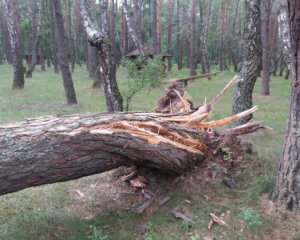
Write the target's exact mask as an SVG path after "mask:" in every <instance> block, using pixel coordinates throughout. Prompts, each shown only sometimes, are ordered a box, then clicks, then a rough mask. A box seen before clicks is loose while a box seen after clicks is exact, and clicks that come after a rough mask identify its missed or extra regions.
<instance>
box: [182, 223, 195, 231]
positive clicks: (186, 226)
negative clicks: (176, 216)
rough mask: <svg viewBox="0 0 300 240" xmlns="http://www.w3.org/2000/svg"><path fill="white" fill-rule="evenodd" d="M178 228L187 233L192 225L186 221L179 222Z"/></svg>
mask: <svg viewBox="0 0 300 240" xmlns="http://www.w3.org/2000/svg"><path fill="white" fill-rule="evenodd" d="M180 227H181V228H182V229H183V230H184V231H188V230H189V229H190V228H192V227H193V224H192V223H190V222H187V221H183V220H182V221H181V223H180Z"/></svg>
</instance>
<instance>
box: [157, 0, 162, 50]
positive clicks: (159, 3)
mask: <svg viewBox="0 0 300 240" xmlns="http://www.w3.org/2000/svg"><path fill="white" fill-rule="evenodd" d="M161 12H162V0H157V51H158V53H160V52H161V38H162V22H161Z"/></svg>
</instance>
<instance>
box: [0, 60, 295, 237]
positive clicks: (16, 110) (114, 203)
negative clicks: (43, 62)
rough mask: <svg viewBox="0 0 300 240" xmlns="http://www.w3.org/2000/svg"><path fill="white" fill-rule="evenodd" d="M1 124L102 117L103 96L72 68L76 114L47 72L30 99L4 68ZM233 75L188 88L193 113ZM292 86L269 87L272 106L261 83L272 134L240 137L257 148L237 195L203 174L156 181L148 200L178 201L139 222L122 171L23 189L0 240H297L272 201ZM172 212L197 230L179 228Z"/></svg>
mask: <svg viewBox="0 0 300 240" xmlns="http://www.w3.org/2000/svg"><path fill="white" fill-rule="evenodd" d="M0 72H1V76H0V82H1V85H0V123H1V124H3V123H8V122H16V121H21V120H24V119H25V118H28V117H35V116H42V115H50V114H54V115H65V114H71V113H79V112H101V111H105V102H104V96H103V91H102V90H95V89H92V88H91V85H92V81H91V80H89V79H88V77H87V72H86V69H85V67H81V68H80V67H76V69H75V72H74V75H73V78H74V84H75V88H76V92H77V97H78V101H79V104H78V105H77V106H71V107H70V106H67V105H65V97H64V92H63V87H62V80H61V77H60V76H59V75H56V74H54V73H53V72H52V70H51V69H48V70H47V72H46V73H42V72H40V70H39V69H37V70H36V72H35V73H34V75H33V78H32V79H26V84H25V89H24V90H17V91H16V90H14V91H13V90H11V83H12V69H11V68H10V66H8V65H1V66H0ZM233 75H235V73H233V72H226V73H222V74H221V75H218V76H217V77H214V78H213V79H212V81H208V80H206V79H202V80H196V81H195V82H194V83H191V84H190V85H189V87H188V92H189V95H190V97H191V99H192V101H193V102H194V103H195V104H196V105H200V104H201V103H203V102H204V101H205V99H207V100H210V99H212V97H213V96H215V95H216V93H218V92H219V90H220V89H222V88H223V86H224V85H225V84H226V82H227V81H228V80H229V79H231V78H232V77H233ZM178 76H182V77H185V76H188V71H187V70H183V71H180V72H178V71H174V72H172V73H171V74H170V76H169V78H174V77H178ZM117 78H118V82H119V84H120V88H121V92H124V91H126V86H127V83H128V79H127V78H126V74H125V72H124V69H122V68H121V69H120V70H119V71H118V74H117ZM162 93H163V88H162V87H160V88H157V89H154V90H153V89H152V90H151V91H149V90H148V89H145V90H143V91H142V92H140V93H138V94H137V95H136V97H135V98H134V99H133V103H132V105H131V108H130V110H134V111H151V110H152V109H154V108H155V106H156V104H157V101H158V99H159V98H160V96H161V95H162ZM232 95H233V89H231V90H230V91H229V92H228V93H227V94H226V95H225V96H224V98H223V99H222V101H220V102H219V103H218V104H217V106H216V107H215V110H214V116H213V118H221V117H225V116H228V115H230V114H231V101H232ZM289 97H290V89H289V82H288V81H286V80H283V78H281V77H272V81H271V96H269V97H263V96H261V95H260V79H258V81H257V84H256V87H255V93H254V104H255V105H258V107H259V109H260V110H259V112H257V113H256V114H255V119H256V120H260V121H263V123H264V125H266V126H269V127H271V128H273V130H272V131H267V132H260V133H255V134H252V135H249V136H247V137H243V139H242V140H243V141H247V142H250V143H252V144H253V149H254V153H253V154H250V155H247V156H246V158H245V160H244V161H243V163H242V164H241V165H240V166H239V167H238V168H237V169H235V172H234V173H230V174H232V176H230V177H234V179H235V181H236V183H237V184H236V187H234V188H228V187H226V186H225V184H224V183H223V182H222V181H220V180H218V179H212V178H209V177H205V176H204V175H203V172H202V171H201V170H200V169H194V170H193V171H192V172H190V173H188V174H184V175H183V176H182V177H181V178H180V179H179V180H178V181H177V182H176V184H175V183H174V179H172V178H170V177H166V176H163V175H161V174H160V173H152V174H150V175H148V178H149V181H150V186H149V188H150V189H151V191H152V192H154V193H155V194H156V196H158V197H164V196H166V194H170V193H171V194H172V198H171V199H170V201H168V202H167V203H165V204H164V205H159V204H157V203H154V204H153V205H151V206H150V207H149V208H148V209H146V210H145V212H143V213H142V214H138V213H136V211H135V209H136V206H138V205H139V204H141V203H142V202H143V198H142V197H141V195H139V194H130V187H129V186H128V185H127V184H126V183H124V182H122V180H121V178H122V174H124V171H125V170H126V169H125V170H124V169H122V168H121V169H117V170H114V171H111V172H106V173H103V174H99V175H94V176H90V177H86V178H82V179H79V180H75V181H70V182H66V183H58V184H52V185H46V186H41V187H36V188H31V189H26V190H23V191H20V192H17V193H13V194H9V195H5V196H1V197H0V199H1V201H0V239H3V240H52V239H53V240H54V239H55V240H63V239H65V240H69V239H72V240H85V239H92V240H100V239H101V240H104V239H116V240H119V239H120V240H122V239H146V240H151V239H162V240H164V239H166V240H167V239H170V240H171V239H172V240H173V239H178V240H181V239H188V240H198V239H199V240H200V239H206V240H208V239H214V238H215V239H217V240H219V239H226V240H230V239H232V240H233V239H265V240H269V239H272V240H284V239H286V240H297V239H300V216H297V215H292V214H291V213H289V212H285V211H283V210H280V209H278V208H277V207H276V206H275V205H274V204H272V203H271V202H270V201H269V198H268V196H269V194H270V193H271V191H272V185H273V183H274V178H275V175H276V164H277V162H278V160H279V158H280V155H281V151H282V145H283V138H284V131H285V124H286V120H287V115H288V108H289ZM174 208H176V209H177V210H178V211H180V212H182V213H184V214H185V216H187V217H188V218H189V219H191V220H192V221H193V223H188V222H186V221H183V220H180V219H176V218H175V217H174V216H173V215H172V214H171V211H172V210H173V209H174ZM210 213H214V214H216V215H218V216H220V215H223V216H224V220H225V221H226V223H227V225H226V226H220V225H219V224H215V225H214V226H213V227H212V228H211V229H208V227H207V226H208V222H209V220H210Z"/></svg>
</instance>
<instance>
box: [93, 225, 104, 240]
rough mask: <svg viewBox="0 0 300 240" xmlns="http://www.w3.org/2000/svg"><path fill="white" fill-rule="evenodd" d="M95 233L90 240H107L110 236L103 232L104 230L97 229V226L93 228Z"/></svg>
mask: <svg viewBox="0 0 300 240" xmlns="http://www.w3.org/2000/svg"><path fill="white" fill-rule="evenodd" d="M92 228H93V232H92V236H90V237H89V238H90V239H92V240H106V239H107V238H108V236H107V235H106V234H105V233H104V232H103V231H102V229H101V228H100V229H97V228H96V227H95V226H92Z"/></svg>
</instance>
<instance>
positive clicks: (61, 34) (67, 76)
mask: <svg viewBox="0 0 300 240" xmlns="http://www.w3.org/2000/svg"><path fill="white" fill-rule="evenodd" d="M52 4H53V10H54V13H55V17H54V22H55V33H56V42H57V45H58V62H59V68H60V71H61V74H62V77H63V85H64V89H65V94H66V99H67V104H69V105H72V104H77V99H76V94H75V89H74V85H73V80H72V75H71V71H70V67H69V59H68V52H67V51H68V49H67V48H66V46H67V44H68V42H67V38H66V33H65V28H64V19H63V13H62V7H61V3H60V0H53V1H52Z"/></svg>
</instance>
